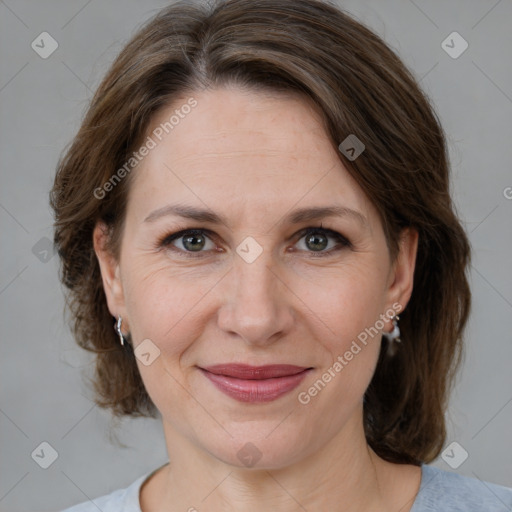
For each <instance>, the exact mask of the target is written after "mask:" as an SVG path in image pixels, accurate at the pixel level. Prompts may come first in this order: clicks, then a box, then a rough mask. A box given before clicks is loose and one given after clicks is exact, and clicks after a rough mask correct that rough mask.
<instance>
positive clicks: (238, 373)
mask: <svg viewBox="0 0 512 512" xmlns="http://www.w3.org/2000/svg"><path fill="white" fill-rule="evenodd" d="M202 369H203V370H206V371H208V372H210V373H214V374H216V375H226V376H228V377H234V378H237V379H247V380H261V379H272V378H276V377H286V376H289V375H295V374H297V373H300V372H303V371H304V370H308V369H309V368H308V367H306V366H295V365H292V364H269V365H266V366H251V365H248V364H217V365H214V366H206V367H204V368H202Z"/></svg>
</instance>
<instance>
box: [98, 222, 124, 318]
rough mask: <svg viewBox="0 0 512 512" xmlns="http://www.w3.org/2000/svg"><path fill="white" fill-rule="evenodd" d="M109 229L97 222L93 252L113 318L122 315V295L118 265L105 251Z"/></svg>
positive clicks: (108, 252)
mask: <svg viewBox="0 0 512 512" xmlns="http://www.w3.org/2000/svg"><path fill="white" fill-rule="evenodd" d="M109 236H110V233H109V229H108V227H107V226H106V225H105V223H104V222H101V221H99V222H97V223H96V226H95V227H94V231H93V245H94V252H95V253H96V257H97V258H98V263H99V266H100V271H101V279H102V282H103V289H104V291H105V295H106V298H107V305H108V309H109V311H110V314H111V315H112V316H114V317H117V316H119V315H121V316H125V315H124V294H123V287H122V282H121V276H120V268H119V263H118V262H117V261H116V259H115V258H114V256H113V255H112V254H111V252H110V251H108V250H107V243H106V242H107V240H108V237H109Z"/></svg>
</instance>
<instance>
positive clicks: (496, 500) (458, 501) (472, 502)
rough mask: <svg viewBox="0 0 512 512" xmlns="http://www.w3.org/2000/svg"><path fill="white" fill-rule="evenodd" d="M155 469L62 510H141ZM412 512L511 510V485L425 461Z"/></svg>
mask: <svg viewBox="0 0 512 512" xmlns="http://www.w3.org/2000/svg"><path fill="white" fill-rule="evenodd" d="M158 469H160V468H158ZM156 471H157V469H155V470H153V471H150V472H149V473H146V474H145V475H142V476H141V477H139V478H137V480H135V482H133V483H132V484H130V485H129V486H128V487H126V488H125V489H118V490H116V491H114V492H112V493H110V494H106V495H105V496H101V497H100V498H97V499H95V500H93V501H94V503H93V501H86V502H83V503H80V504H79V505H75V506H73V507H71V508H67V509H66V510H63V511H62V512H98V509H99V510H101V511H102V512H142V511H141V508H140V502H139V493H140V488H141V487H142V484H143V483H144V482H145V481H146V480H147V479H148V478H149V477H150V476H151V475H152V474H153V473H155V472H156ZM191 508H192V507H191ZM192 510H193V508H192ZM410 512H512V488H510V487H504V486H501V485H496V484H492V483H489V482H484V481H482V480H478V479H477V478H472V477H467V476H462V475H458V474H457V473H452V472H450V471H444V470H442V469H438V468H435V467H434V466H427V465H425V464H423V465H422V466H421V484H420V489H419V491H418V494H417V495H416V499H415V500H414V504H413V506H412V508H411V511H410Z"/></svg>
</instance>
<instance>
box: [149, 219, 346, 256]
mask: <svg viewBox="0 0 512 512" xmlns="http://www.w3.org/2000/svg"><path fill="white" fill-rule="evenodd" d="M317 232H322V233H324V234H325V235H327V236H329V237H331V238H333V239H335V240H336V241H337V243H338V246H336V247H333V248H331V249H329V250H328V251H318V252H316V253H315V251H299V252H307V253H308V254H309V255H311V256H312V257H322V256H328V255H330V254H333V253H335V252H339V251H340V250H341V249H343V248H351V247H352V243H351V242H350V240H349V239H348V238H347V237H345V236H344V235H342V234H341V233H339V232H338V231H335V230H333V229H329V228H326V227H323V226H322V225H320V226H308V227H306V228H303V229H301V230H299V231H298V232H296V233H295V234H294V235H293V236H292V237H290V240H293V239H295V243H297V242H298V241H299V240H301V239H302V238H303V237H304V236H306V235H308V234H312V233H317ZM190 234H199V235H204V236H206V237H207V238H209V239H210V240H211V241H212V242H213V243H215V238H216V236H217V235H216V233H214V232H213V231H211V230H209V229H207V228H199V227H197V228H194V227H192V228H183V229H180V228H178V231H174V232H173V233H171V234H166V235H164V236H163V237H162V238H161V239H159V241H158V243H157V248H158V249H161V248H169V249H170V250H172V251H176V252H178V253H180V254H183V255H185V257H189V258H196V257H200V255H201V254H207V253H208V252H210V251H197V252H194V251H183V250H181V249H178V248H177V247H175V246H174V245H173V244H172V242H174V241H175V240H179V239H180V238H182V237H184V236H185V235H190ZM340 245H341V247H339V246H340Z"/></svg>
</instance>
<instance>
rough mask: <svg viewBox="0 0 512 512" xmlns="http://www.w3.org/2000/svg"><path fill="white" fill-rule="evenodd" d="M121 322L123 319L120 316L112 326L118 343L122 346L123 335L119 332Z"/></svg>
mask: <svg viewBox="0 0 512 512" xmlns="http://www.w3.org/2000/svg"><path fill="white" fill-rule="evenodd" d="M122 322H123V319H122V318H121V317H120V316H118V317H117V322H116V323H115V324H114V329H115V331H116V332H117V335H118V336H119V341H120V342H121V345H124V336H123V333H122V332H121V323H122Z"/></svg>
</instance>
